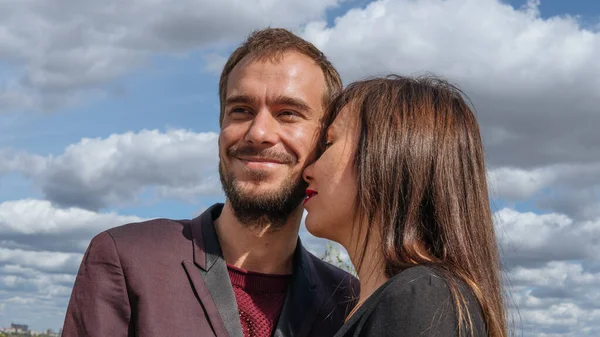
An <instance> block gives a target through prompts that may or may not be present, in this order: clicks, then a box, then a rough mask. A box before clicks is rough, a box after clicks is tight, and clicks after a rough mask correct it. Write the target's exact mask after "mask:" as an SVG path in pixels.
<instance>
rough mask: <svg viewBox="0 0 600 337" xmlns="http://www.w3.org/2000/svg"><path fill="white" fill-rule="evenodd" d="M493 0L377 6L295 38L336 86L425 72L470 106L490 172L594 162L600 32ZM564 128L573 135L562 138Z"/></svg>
mask: <svg viewBox="0 0 600 337" xmlns="http://www.w3.org/2000/svg"><path fill="white" fill-rule="evenodd" d="M535 6H536V2H530V4H529V5H528V6H526V8H525V9H523V10H518V9H514V8H512V7H511V6H510V5H508V4H505V3H503V2H500V1H496V0H448V1H436V0H422V1H411V0H380V1H375V2H372V3H370V4H369V5H367V6H366V7H365V8H355V9H352V10H350V11H348V12H347V13H346V14H345V15H343V16H341V17H338V18H336V20H335V25H334V26H332V27H327V26H326V24H325V22H323V21H313V22H311V23H309V24H308V25H307V26H306V27H305V29H304V30H303V34H304V36H305V37H307V38H308V39H310V40H311V41H313V42H315V43H316V44H317V45H318V46H319V47H320V48H321V49H322V50H323V51H324V52H325V54H326V55H328V56H329V57H330V58H331V59H332V60H333V62H334V64H335V65H336V66H337V67H338V69H339V70H340V72H341V73H342V75H343V77H344V78H345V79H346V81H350V80H354V79H358V78H363V77H365V76H372V75H375V74H387V73H390V72H396V73H400V74H423V73H429V72H433V73H434V74H438V75H442V76H445V77H448V78H450V79H451V80H452V81H454V82H457V83H458V84H459V85H460V86H461V87H462V88H463V89H464V90H465V92H466V93H467V94H468V95H469V96H470V97H471V98H472V99H473V101H474V104H475V107H476V109H477V113H478V117H479V120H480V122H481V125H482V130H483V137H484V140H485V141H486V145H487V152H488V158H489V161H490V163H491V164H493V165H494V166H513V167H519V168H532V167H539V166H547V165H552V164H557V163H567V162H572V161H579V162H589V161H591V160H597V158H600V146H598V145H599V144H600V134H599V133H598V132H597V130H596V125H600V114H598V110H597V107H598V106H599V105H600V96H598V95H597V93H598V92H599V91H600V80H599V78H600V63H599V62H597V59H598V55H600V33H595V32H592V31H589V30H585V29H583V28H581V26H580V25H579V23H578V22H577V20H576V19H575V18H573V17H569V16H563V17H553V18H550V19H543V18H540V17H539V16H538V14H537V10H536V9H535V8H536V7H535ZM569 130H577V131H576V132H570V131H569Z"/></svg>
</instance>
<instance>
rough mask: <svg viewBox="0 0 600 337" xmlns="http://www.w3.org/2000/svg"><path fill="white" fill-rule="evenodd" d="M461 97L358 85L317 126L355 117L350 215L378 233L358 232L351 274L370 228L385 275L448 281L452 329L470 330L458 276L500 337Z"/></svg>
mask: <svg viewBox="0 0 600 337" xmlns="http://www.w3.org/2000/svg"><path fill="white" fill-rule="evenodd" d="M466 101H468V99H467V100H466V99H465V98H464V95H463V93H462V92H461V91H460V89H458V88H457V87H456V86H453V85H451V84H449V83H448V82H446V81H444V80H441V79H438V78H435V77H421V78H406V77H400V76H396V75H390V76H388V77H385V78H375V79H370V80H365V81H359V82H355V83H353V84H350V85H349V86H348V87H347V88H346V89H345V90H344V91H343V92H342V93H341V94H340V95H338V96H337V97H336V98H334V100H333V101H332V104H331V106H330V109H329V111H328V112H327V115H326V116H325V118H324V125H323V127H324V129H323V130H324V131H325V130H326V129H327V127H328V126H329V125H331V123H333V120H334V119H335V118H336V116H337V114H338V113H339V111H340V110H341V109H342V108H343V107H344V106H346V105H348V106H349V107H350V109H351V111H353V113H354V114H356V116H357V118H358V119H357V121H358V126H357V127H358V128H357V130H359V131H358V132H359V135H358V144H357V150H356V156H355V159H354V168H355V172H356V176H357V197H356V204H357V207H356V210H357V213H356V219H361V220H364V221H366V223H367V224H369V226H372V225H371V224H376V225H378V227H379V228H372V229H371V228H369V229H365V231H364V234H363V233H362V232H361V233H360V234H359V235H361V236H362V235H364V238H366V239H365V240H363V241H362V243H360V244H361V245H364V246H363V247H362V248H361V247H357V248H358V250H357V251H358V252H361V254H360V257H359V260H358V261H359V262H358V263H357V269H360V265H361V264H362V261H363V260H364V257H365V249H364V247H365V246H366V244H367V242H368V241H369V237H370V235H371V233H372V232H374V233H375V234H373V235H379V239H380V240H381V255H382V257H383V261H382V262H383V264H384V267H385V274H386V276H387V277H392V276H393V275H396V274H398V273H399V272H400V271H402V270H403V269H406V268H408V267H411V266H414V265H428V266H430V267H433V268H435V269H436V270H439V271H441V272H442V273H443V274H445V275H447V276H450V277H448V281H449V282H448V283H449V288H450V290H451V292H452V295H453V298H454V302H455V306H456V309H457V313H458V319H459V323H460V324H459V325H462V324H468V325H467V326H470V327H472V326H473V325H472V321H471V319H470V314H469V312H468V310H466V303H465V299H464V298H463V297H462V295H461V294H460V292H459V291H458V290H457V289H458V288H457V283H456V282H454V281H453V280H456V278H458V279H460V280H462V281H463V282H464V283H466V284H467V285H468V286H469V288H470V289H471V290H472V292H473V293H474V295H475V297H476V298H477V300H478V301H479V304H480V306H481V308H482V311H483V314H484V319H485V324H486V328H487V331H488V334H489V336H494V337H504V336H506V334H507V331H506V317H505V309H504V299H503V294H502V286H501V272H500V269H501V266H500V260H499V256H498V247H497V242H496V236H495V233H494V225H493V221H492V214H491V210H490V203H489V199H488V188H487V182H486V170H485V165H484V152H483V145H482V142H481V137H480V133H479V126H478V124H477V120H476V118H475V116H474V114H473V112H472V110H471V109H470V107H469V105H468V104H467V103H466ZM322 137H324V133H323V134H322ZM356 242H358V240H357V241H356ZM465 316H466V317H465ZM471 331H473V330H472V329H471Z"/></svg>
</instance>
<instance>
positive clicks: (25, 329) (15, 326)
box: [10, 323, 29, 332]
mask: <svg viewBox="0 0 600 337" xmlns="http://www.w3.org/2000/svg"><path fill="white" fill-rule="evenodd" d="M10 329H14V331H15V332H29V325H27V324H15V323H10Z"/></svg>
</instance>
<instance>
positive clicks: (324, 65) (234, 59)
mask: <svg viewBox="0 0 600 337" xmlns="http://www.w3.org/2000/svg"><path fill="white" fill-rule="evenodd" d="M289 51H296V52H299V53H301V54H304V55H306V56H308V57H310V58H311V59H312V60H314V61H315V63H316V64H317V65H318V66H319V67H321V70H322V71H323V75H324V77H325V86H326V90H325V93H324V95H323V107H327V106H328V105H329V103H330V101H331V98H332V97H333V96H334V95H335V94H336V93H337V92H339V91H340V90H341V89H342V79H341V78H340V75H339V74H338V72H337V70H336V69H335V68H334V67H333V65H332V64H331V62H329V60H327V57H326V56H325V54H323V53H322V52H321V51H320V50H319V49H317V47H315V46H314V45H313V44H312V43H310V42H308V41H306V40H304V39H302V38H300V37H298V36H296V35H294V34H293V33H291V32H290V31H288V30H286V29H283V28H265V29H261V30H256V31H254V32H253V33H252V34H250V36H248V38H247V40H246V41H245V42H244V43H242V44H241V45H240V46H239V47H238V48H237V49H236V50H235V51H234V52H233V53H232V54H231V56H229V59H228V60H227V63H225V66H224V67H223V72H222V73H221V79H220V80H219V99H220V103H221V113H220V115H219V125H220V124H221V123H222V122H223V114H224V113H225V111H224V109H225V98H226V97H225V96H226V95H227V79H228V78H229V74H230V73H231V71H232V70H233V68H235V66H236V65H237V64H238V63H239V62H240V61H241V60H242V59H243V58H244V57H246V56H248V55H250V56H251V57H253V58H254V59H257V60H264V59H268V60H272V61H278V60H280V59H281V57H282V56H283V55H284V54H285V53H286V52H289Z"/></svg>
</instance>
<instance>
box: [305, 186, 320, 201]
mask: <svg viewBox="0 0 600 337" xmlns="http://www.w3.org/2000/svg"><path fill="white" fill-rule="evenodd" d="M317 194H318V193H317V191H314V190H311V189H307V190H306V199H304V204H306V203H307V202H308V201H309V200H310V199H311V198H312V197H314V196H315V195H317Z"/></svg>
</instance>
